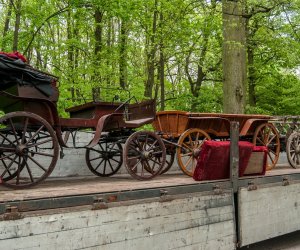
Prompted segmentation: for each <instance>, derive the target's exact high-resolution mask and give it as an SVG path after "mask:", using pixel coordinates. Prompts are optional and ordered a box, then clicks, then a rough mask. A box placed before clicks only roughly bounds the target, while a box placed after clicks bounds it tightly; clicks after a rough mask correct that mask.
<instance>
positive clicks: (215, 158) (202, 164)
mask: <svg viewBox="0 0 300 250" xmlns="http://www.w3.org/2000/svg"><path fill="white" fill-rule="evenodd" d="M252 149H253V144H252V143H250V142H244V141H241V142H239V154H240V160H239V176H243V173H244V171H245V169H246V167H247V164H248V161H249V158H250V155H251V152H252ZM229 166H230V141H205V142H204V143H203V145H202V148H201V152H200V155H199V158H198V161H197V166H196V169H195V171H194V175H193V178H194V180H196V181H202V180H218V179H228V178H229V175H230V168H229Z"/></svg>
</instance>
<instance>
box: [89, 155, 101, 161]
mask: <svg viewBox="0 0 300 250" xmlns="http://www.w3.org/2000/svg"><path fill="white" fill-rule="evenodd" d="M101 158H102V156H98V157H96V158H93V159H90V161H94V160H98V159H101Z"/></svg>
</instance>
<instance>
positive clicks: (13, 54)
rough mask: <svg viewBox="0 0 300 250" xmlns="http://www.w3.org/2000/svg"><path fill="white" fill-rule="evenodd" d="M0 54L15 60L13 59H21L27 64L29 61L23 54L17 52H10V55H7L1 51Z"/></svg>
mask: <svg viewBox="0 0 300 250" xmlns="http://www.w3.org/2000/svg"><path fill="white" fill-rule="evenodd" d="M0 54H1V55H6V56H8V57H10V58H13V59H21V60H22V61H23V62H27V59H26V58H25V56H23V55H22V54H21V53H19V52H18V51H15V52H10V53H7V52H1V51H0Z"/></svg>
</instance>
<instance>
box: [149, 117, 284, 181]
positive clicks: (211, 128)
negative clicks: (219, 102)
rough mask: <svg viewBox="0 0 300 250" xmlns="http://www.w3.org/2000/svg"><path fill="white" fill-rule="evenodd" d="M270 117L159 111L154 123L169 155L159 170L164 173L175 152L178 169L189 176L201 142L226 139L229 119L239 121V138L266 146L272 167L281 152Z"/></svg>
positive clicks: (269, 163) (277, 135) (228, 134)
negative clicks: (162, 167)
mask: <svg viewBox="0 0 300 250" xmlns="http://www.w3.org/2000/svg"><path fill="white" fill-rule="evenodd" d="M272 120H273V117H271V116H268V115H244V114H218V113H190V112H184V111H162V112H158V113H157V114H156V119H155V121H154V123H153V126H154V128H155V130H156V132H157V133H158V134H160V135H161V136H162V138H163V140H164V142H165V145H166V150H167V154H168V157H167V164H166V166H165V167H164V169H163V170H162V172H166V171H167V170H168V169H169V168H170V167H171V166H172V163H173V161H174V159H175V154H176V155H177V161H178V165H179V167H180V168H181V170H182V171H183V172H184V173H185V174H187V175H189V176H192V175H193V172H194V169H195V167H196V161H197V158H198V155H199V153H200V150H201V145H202V144H203V142H204V141H205V140H228V139H229V137H230V122H231V121H237V122H239V124H240V127H239V129H240V130H239V135H240V139H241V140H246V141H251V142H253V144H255V145H258V146H266V147H267V148H268V166H267V167H268V169H272V168H273V167H274V166H275V164H276V163H277V161H278V158H279V153H280V136H279V133H278V131H277V129H276V127H275V126H274V125H273V124H272V123H271V121H272Z"/></svg>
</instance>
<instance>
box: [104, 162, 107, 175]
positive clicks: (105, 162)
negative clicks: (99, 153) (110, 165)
mask: <svg viewBox="0 0 300 250" xmlns="http://www.w3.org/2000/svg"><path fill="white" fill-rule="evenodd" d="M106 163H107V161H106V160H105V161H104V167H103V174H105V171H106Z"/></svg>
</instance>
